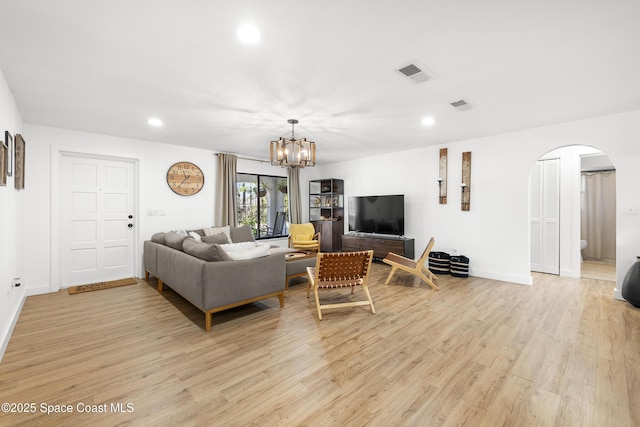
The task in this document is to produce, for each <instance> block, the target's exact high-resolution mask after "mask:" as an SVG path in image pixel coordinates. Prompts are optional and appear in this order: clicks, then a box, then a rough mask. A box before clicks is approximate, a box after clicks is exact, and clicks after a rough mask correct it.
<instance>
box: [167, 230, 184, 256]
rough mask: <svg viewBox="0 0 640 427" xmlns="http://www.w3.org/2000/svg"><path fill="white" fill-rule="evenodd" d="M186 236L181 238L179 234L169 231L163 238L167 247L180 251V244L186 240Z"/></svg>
mask: <svg viewBox="0 0 640 427" xmlns="http://www.w3.org/2000/svg"><path fill="white" fill-rule="evenodd" d="M186 238H187V236H183V235H181V234H178V233H176V232H175V231H170V232H168V233H167V234H166V236H165V241H166V242H167V246H169V247H170V248H173V249H177V250H179V251H181V250H182V242H184V239H186Z"/></svg>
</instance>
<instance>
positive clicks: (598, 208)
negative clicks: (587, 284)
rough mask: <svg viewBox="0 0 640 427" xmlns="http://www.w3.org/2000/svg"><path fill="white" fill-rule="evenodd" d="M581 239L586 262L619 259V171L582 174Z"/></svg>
mask: <svg viewBox="0 0 640 427" xmlns="http://www.w3.org/2000/svg"><path fill="white" fill-rule="evenodd" d="M581 179H582V181H581V187H582V188H581V195H582V200H581V206H580V216H581V217H580V239H582V240H586V241H587V247H586V248H585V249H584V250H583V251H582V257H583V258H584V259H585V260H589V259H592V260H600V261H615V259H616V172H615V171H596V172H582V178H581Z"/></svg>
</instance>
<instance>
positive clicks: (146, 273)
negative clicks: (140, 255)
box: [144, 270, 149, 282]
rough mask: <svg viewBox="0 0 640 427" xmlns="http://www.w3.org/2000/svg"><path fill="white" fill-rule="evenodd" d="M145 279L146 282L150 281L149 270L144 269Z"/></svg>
mask: <svg viewBox="0 0 640 427" xmlns="http://www.w3.org/2000/svg"><path fill="white" fill-rule="evenodd" d="M144 281H145V282H148V281H149V272H148V271H147V270H145V271H144Z"/></svg>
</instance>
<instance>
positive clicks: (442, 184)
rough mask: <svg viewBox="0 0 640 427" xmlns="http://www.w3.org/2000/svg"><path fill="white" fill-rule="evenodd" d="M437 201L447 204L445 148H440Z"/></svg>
mask: <svg viewBox="0 0 640 427" xmlns="http://www.w3.org/2000/svg"><path fill="white" fill-rule="evenodd" d="M438 193H439V194H438V202H439V203H440V204H441V205H446V204H447V149H446V148H441V149H440V165H439V168H438Z"/></svg>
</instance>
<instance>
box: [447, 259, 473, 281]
mask: <svg viewBox="0 0 640 427" xmlns="http://www.w3.org/2000/svg"><path fill="white" fill-rule="evenodd" d="M450 261H451V267H450V268H451V275H452V276H453V277H469V258H467V257H466V256H464V255H460V256H452V257H451V260H450Z"/></svg>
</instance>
